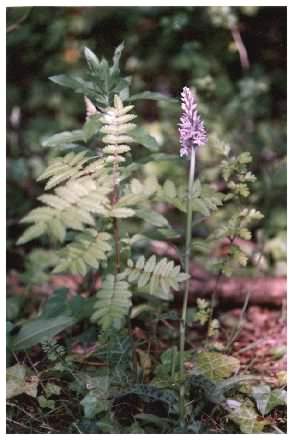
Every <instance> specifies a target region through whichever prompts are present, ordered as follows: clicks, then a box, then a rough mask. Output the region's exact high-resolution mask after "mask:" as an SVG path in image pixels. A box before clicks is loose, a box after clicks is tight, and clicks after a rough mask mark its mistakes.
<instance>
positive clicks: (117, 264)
mask: <svg viewBox="0 0 293 440" xmlns="http://www.w3.org/2000/svg"><path fill="white" fill-rule="evenodd" d="M117 177H118V163H117V161H116V160H115V161H114V163H113V195H112V206H113V205H115V204H116V203H117V202H118V200H119V185H118V182H117ZM114 241H115V273H116V275H117V274H118V273H119V272H120V267H121V260H120V228H119V220H118V218H114Z"/></svg>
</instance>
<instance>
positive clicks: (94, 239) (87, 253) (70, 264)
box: [53, 229, 112, 276]
mask: <svg viewBox="0 0 293 440" xmlns="http://www.w3.org/2000/svg"><path fill="white" fill-rule="evenodd" d="M110 239H111V236H110V234H107V233H104V232H101V233H97V232H96V231H95V230H94V229H87V230H86V231H85V232H83V233H81V234H79V235H78V236H77V237H76V238H75V241H74V242H72V243H70V244H68V245H67V246H65V248H64V249H62V250H61V251H60V253H59V256H60V259H59V261H58V264H57V265H56V266H55V268H54V270H53V272H54V273H59V272H70V273H72V274H81V275H83V276H84V275H86V273H87V272H88V270H89V269H90V268H93V269H98V268H99V265H100V261H102V260H106V259H107V255H108V254H109V252H110V251H111V249H112V247H111V246H110V245H109V243H108V241H109V240H110Z"/></svg>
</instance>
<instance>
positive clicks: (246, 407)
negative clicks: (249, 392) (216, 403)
mask: <svg viewBox="0 0 293 440" xmlns="http://www.w3.org/2000/svg"><path fill="white" fill-rule="evenodd" d="M228 417H229V419H230V420H232V421H233V422H234V423H236V424H237V425H238V426H239V428H240V431H241V432H242V433H243V434H254V433H255V434H256V433H259V432H262V431H263V428H264V427H265V425H267V424H269V421H268V420H265V419H261V418H260V417H259V415H258V414H257V412H256V411H255V409H254V407H253V404H252V402H251V401H249V400H246V401H245V402H243V403H242V404H241V405H240V407H238V408H237V407H236V408H235V409H234V410H232V411H231V412H230V414H229V416H228Z"/></svg>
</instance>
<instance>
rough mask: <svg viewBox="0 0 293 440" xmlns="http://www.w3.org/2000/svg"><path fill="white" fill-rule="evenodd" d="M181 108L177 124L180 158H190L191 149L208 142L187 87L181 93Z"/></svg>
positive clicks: (192, 96)
mask: <svg viewBox="0 0 293 440" xmlns="http://www.w3.org/2000/svg"><path fill="white" fill-rule="evenodd" d="M181 101H182V104H181V108H182V110H183V113H182V116H181V118H180V123H179V133H180V145H181V148H180V156H181V157H183V156H187V157H189V156H190V152H191V149H192V147H197V146H199V145H204V144H206V143H207V141H208V137H207V132H206V129H205V127H204V124H203V122H202V120H201V118H200V116H199V114H198V112H197V109H196V108H197V103H196V99H195V96H194V95H193V94H192V92H191V90H190V89H189V88H188V87H184V88H183V91H182V93H181Z"/></svg>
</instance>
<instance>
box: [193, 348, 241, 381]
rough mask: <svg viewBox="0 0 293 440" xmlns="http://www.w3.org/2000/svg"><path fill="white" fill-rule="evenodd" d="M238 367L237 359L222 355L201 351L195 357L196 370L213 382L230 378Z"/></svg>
mask: <svg viewBox="0 0 293 440" xmlns="http://www.w3.org/2000/svg"><path fill="white" fill-rule="evenodd" d="M239 367H240V362H239V360H238V359H236V358H235V357H232V356H227V355H225V354H222V353H216V352H206V351H202V352H200V353H198V354H197V356H196V367H195V369H196V370H199V371H200V373H202V374H204V375H205V376H206V377H207V378H209V379H210V380H213V381H215V382H217V381H219V380H221V379H224V378H226V377H230V376H232V374H233V373H235V372H236V371H237V370H238V369H239Z"/></svg>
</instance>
